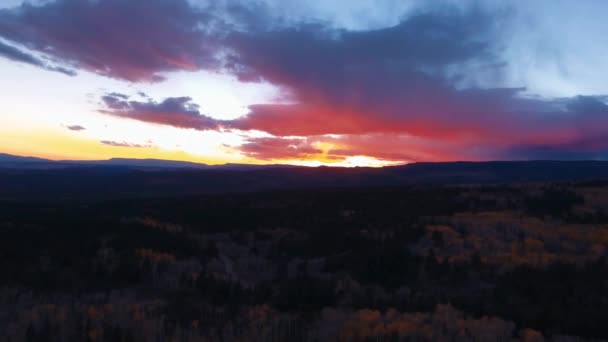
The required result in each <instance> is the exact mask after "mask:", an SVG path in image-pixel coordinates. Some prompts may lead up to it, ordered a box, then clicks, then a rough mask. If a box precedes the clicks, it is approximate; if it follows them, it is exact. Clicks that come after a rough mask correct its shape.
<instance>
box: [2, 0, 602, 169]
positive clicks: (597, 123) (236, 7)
mask: <svg viewBox="0 0 608 342" xmlns="http://www.w3.org/2000/svg"><path fill="white" fill-rule="evenodd" d="M606 13H608V1H602V0H598V1H592V0H582V1H566V0H546V1H542V0H539V1H493V0H487V1H461V0H437V1H428V0H411V1H407V0H333V1H331V0H307V1H301V0H265V1H262V0H260V1H244V0H243V1H231V0H207V1H205V0H44V1H43V0H38V1H34V0H32V1H23V0H0V94H1V95H0V96H1V97H0V99H1V101H0V152H2V153H9V154H16V155H24V156H25V155H27V156H38V157H45V158H51V159H108V158H112V157H127V158H158V159H171V160H187V161H196V162H202V163H209V164H221V163H263V164H268V163H282V164H283V163H291V164H299V165H311V166H314V165H322V164H325V165H336V166H356V165H369V166H381V165H391V164H402V163H408V162H416V161H453V160H528V159H567V160H572V159H602V160H603V159H608V20H606V19H605V16H606Z"/></svg>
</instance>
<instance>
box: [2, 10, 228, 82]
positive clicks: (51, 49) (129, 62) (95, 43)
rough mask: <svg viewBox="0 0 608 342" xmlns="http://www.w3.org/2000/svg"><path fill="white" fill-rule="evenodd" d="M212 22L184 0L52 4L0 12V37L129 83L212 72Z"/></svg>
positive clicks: (213, 61)
mask: <svg viewBox="0 0 608 342" xmlns="http://www.w3.org/2000/svg"><path fill="white" fill-rule="evenodd" d="M209 20H210V18H209V17H208V16H207V15H205V13H201V12H200V11H198V10H197V9H195V8H193V7H192V6H190V4H189V3H188V1H187V0H133V1H123V0H95V1H92V0H83V1H74V0H56V1H50V2H46V3H44V4H42V5H32V4H28V3H24V4H23V5H21V6H19V7H17V8H13V9H5V10H0V37H3V38H5V39H7V40H10V41H13V42H16V43H18V44H20V45H23V46H25V47H27V48H28V49H31V50H34V51H38V52H42V53H45V54H49V55H51V56H53V57H55V58H58V59H60V60H62V61H64V62H66V63H69V64H70V65H73V66H75V67H78V68H83V69H86V70H89V71H92V72H95V73H98V74H101V75H105V76H109V77H113V78H118V79H123V80H128V81H134V82H137V81H147V82H153V81H159V80H162V79H163V75H162V73H163V72H169V71H177V70H198V69H201V68H206V69H212V68H214V65H215V63H216V61H215V59H214V57H213V56H214V54H215V53H216V50H217V46H215V45H214V43H213V40H212V39H211V37H210V36H209V35H207V34H205V32H203V31H202V29H200V28H199V27H200V26H201V25H202V24H204V23H205V22H208V21H209Z"/></svg>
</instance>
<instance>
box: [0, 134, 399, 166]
mask: <svg viewBox="0 0 608 342" xmlns="http://www.w3.org/2000/svg"><path fill="white" fill-rule="evenodd" d="M316 147H317V148H319V149H320V150H322V151H323V153H321V154H314V155H308V156H306V158H301V159H272V160H258V159H253V158H248V157H244V156H240V157H237V158H232V159H229V158H209V157H205V156H197V155H193V154H189V153H187V152H184V151H179V150H165V149H161V148H158V147H147V146H144V147H122V146H110V145H104V144H102V143H100V142H99V141H97V140H94V139H90V138H84V137H81V136H78V135H73V134H69V133H64V132H61V131H59V130H41V131H36V132H34V131H29V132H23V131H21V132H19V131H14V130H2V129H0V153H7V154H12V155H18V156H28V157H38V158H44V159H50V160H105V159H111V158H129V159H163V160H172V161H186V162H194V163H201V164H209V165H221V164H226V163H243V164H258V165H263V164H289V165H297V166H309V167H316V166H334V167H383V166H390V165H399V164H405V162H400V161H390V160H382V159H377V158H374V157H370V156H348V157H343V158H338V159H336V158H335V157H331V156H330V155H329V154H330V152H331V150H332V149H336V148H338V147H337V146H336V145H334V144H331V143H322V142H319V143H318V144H317V146H316ZM235 149H236V150H238V147H237V148H235Z"/></svg>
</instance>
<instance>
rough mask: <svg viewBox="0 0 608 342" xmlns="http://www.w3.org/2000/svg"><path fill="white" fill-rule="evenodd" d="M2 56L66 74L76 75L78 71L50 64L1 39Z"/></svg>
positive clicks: (0, 54)
mask: <svg viewBox="0 0 608 342" xmlns="http://www.w3.org/2000/svg"><path fill="white" fill-rule="evenodd" d="M0 56H2V57H4V58H8V59H9V60H12V61H14V62H20V63H25V64H29V65H33V66H36V67H39V68H42V69H45V70H49V71H55V72H59V73H62V74H64V75H67V76H75V75H76V72H74V71H73V70H69V69H66V68H62V67H58V66H53V65H49V64H48V63H46V62H44V61H42V60H41V59H39V58H37V57H35V56H33V55H31V54H29V53H27V52H24V51H22V50H20V49H18V48H16V47H14V46H11V45H8V44H5V43H3V42H2V41H0Z"/></svg>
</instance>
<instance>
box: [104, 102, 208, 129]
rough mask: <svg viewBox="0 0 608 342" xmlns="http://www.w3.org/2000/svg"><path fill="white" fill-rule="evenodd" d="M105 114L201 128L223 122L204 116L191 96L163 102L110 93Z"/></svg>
mask: <svg viewBox="0 0 608 342" xmlns="http://www.w3.org/2000/svg"><path fill="white" fill-rule="evenodd" d="M102 101H103V103H104V105H105V107H106V108H105V109H103V110H102V112H103V113H105V114H109V115H113V116H117V117H122V118H128V119H133V120H139V121H144V122H149V123H155V124H162V125H171V126H175V127H179V128H192V129H198V130H214V129H218V128H219V125H220V122H219V121H217V120H215V119H213V118H211V117H208V116H206V115H203V114H201V113H200V111H199V106H198V105H197V104H195V103H192V99H191V98H189V97H170V98H167V99H165V100H163V101H162V102H155V101H153V100H150V99H148V100H147V101H145V102H142V101H132V100H129V97H128V96H126V95H123V94H117V93H111V94H107V95H105V96H103V97H102Z"/></svg>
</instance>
